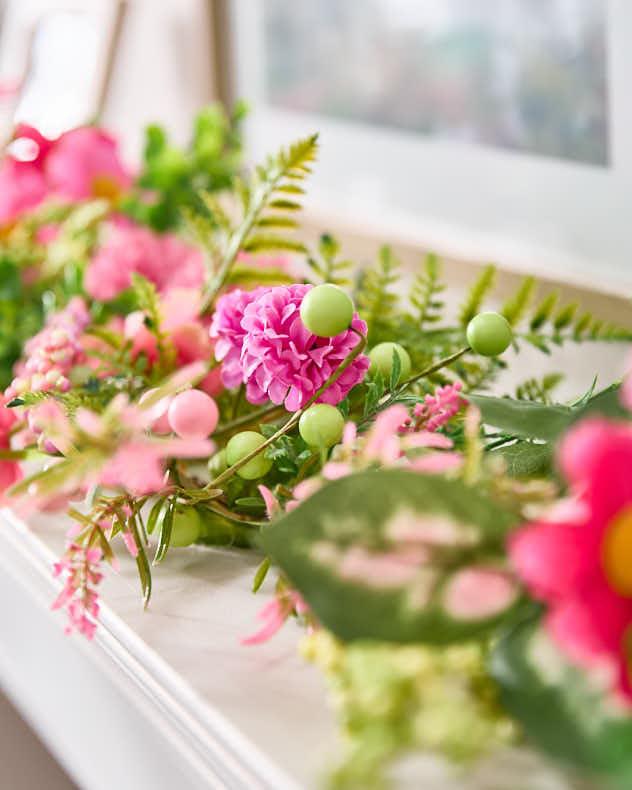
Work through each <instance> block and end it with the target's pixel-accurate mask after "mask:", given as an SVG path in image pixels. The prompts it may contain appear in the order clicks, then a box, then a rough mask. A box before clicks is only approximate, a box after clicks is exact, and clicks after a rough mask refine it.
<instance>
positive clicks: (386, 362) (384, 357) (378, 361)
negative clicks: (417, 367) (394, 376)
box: [369, 342, 412, 381]
mask: <svg viewBox="0 0 632 790" xmlns="http://www.w3.org/2000/svg"><path fill="white" fill-rule="evenodd" d="M393 351H395V352H396V353H397V355H398V356H399V361H400V362H401V363H402V372H401V373H400V376H399V380H400V381H403V380H404V379H407V378H408V377H409V376H410V371H411V367H412V366H411V363H410V357H409V356H408V351H406V349H405V348H404V347H403V346H400V344H399V343H390V342H386V343H378V345H377V346H373V348H372V349H371V350H370V351H369V359H370V360H371V367H370V368H369V373H370V374H371V375H372V376H375V374H376V373H377V372H378V371H379V372H380V373H381V374H382V376H383V377H384V378H385V379H387V380H388V378H389V376H390V375H391V368H392V367H393Z"/></svg>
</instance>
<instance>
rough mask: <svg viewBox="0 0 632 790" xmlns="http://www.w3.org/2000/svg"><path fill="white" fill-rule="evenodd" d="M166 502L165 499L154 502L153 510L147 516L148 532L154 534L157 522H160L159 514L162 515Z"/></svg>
mask: <svg viewBox="0 0 632 790" xmlns="http://www.w3.org/2000/svg"><path fill="white" fill-rule="evenodd" d="M164 504H165V500H164V499H158V500H156V502H155V503H154V504H153V506H152V508H151V510H150V511H149V516H148V517H147V534H148V535H153V533H154V529H155V528H156V523H157V522H158V516H159V515H160V513H161V511H162V508H163V506H164Z"/></svg>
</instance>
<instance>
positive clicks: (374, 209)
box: [230, 0, 632, 295]
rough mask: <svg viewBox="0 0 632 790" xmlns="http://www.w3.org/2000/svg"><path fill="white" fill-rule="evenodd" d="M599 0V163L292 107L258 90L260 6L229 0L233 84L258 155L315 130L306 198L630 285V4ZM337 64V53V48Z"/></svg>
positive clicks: (415, 234) (326, 216) (513, 265)
mask: <svg viewBox="0 0 632 790" xmlns="http://www.w3.org/2000/svg"><path fill="white" fill-rule="evenodd" d="M600 1H601V2H603V3H604V5H605V13H606V36H607V80H608V92H609V110H610V116H609V130H610V132H609V133H610V139H609V150H610V164H609V165H608V166H605V167H595V166H592V165H585V164H581V163H578V162H573V161H569V160H562V159H554V158H546V157H542V156H537V155H533V154H525V153H517V152H513V151H509V150H503V149H500V148H492V147H485V146H478V145H470V144H465V143H458V142H452V141H447V140H442V139H439V138H435V139H433V138H431V137H423V136H421V135H415V134H410V133H406V132H400V131H397V130H394V129H386V128H381V127H377V126H370V125H366V124H362V123H350V122H346V121H339V120H334V119H332V118H326V117H324V116H315V115H309V114H307V113H299V112H291V111H288V110H281V109H279V108H277V107H273V106H270V105H269V104H267V103H266V101H265V86H264V71H265V69H264V64H265V57H266V52H265V46H264V37H263V16H262V12H263V6H264V2H265V0H233V2H232V3H231V4H230V8H231V15H230V38H231V41H232V50H233V60H232V64H231V66H232V77H233V95H234V96H239V97H240V98H243V99H245V100H246V101H247V102H248V104H249V106H250V118H249V120H248V122H247V124H246V142H247V151H248V153H249V156H250V157H251V158H252V159H253V160H259V159H261V158H262V157H263V156H264V155H265V154H266V153H267V152H268V151H270V150H274V149H275V148H276V147H278V146H279V145H281V144H283V143H286V142H288V141H289V140H292V139H293V138H295V137H298V136H301V135H305V134H308V133H311V132H313V131H318V132H319V133H320V139H321V143H322V148H321V154H320V157H319V162H318V163H317V165H316V167H315V168H314V175H313V177H312V181H311V185H310V190H309V194H308V196H307V199H306V208H307V209H308V211H309V212H310V214H311V215H312V217H317V218H318V219H319V221H321V222H322V223H323V224H324V226H327V227H330V228H332V229H335V227H336V226H337V225H342V226H346V227H353V228H354V229H355V230H358V229H360V230H362V229H364V230H366V232H367V233H369V234H371V235H381V236H382V237H384V238H387V239H393V238H394V239H397V240H402V241H406V242H407V243H415V244H418V245H419V246H420V247H424V248H432V249H433V250H435V251H436V252H438V253H439V254H442V255H445V256H447V257H451V258H457V259H458V258H461V259H467V260H471V261H474V262H478V261H480V262H488V261H490V260H493V261H495V262H497V263H498V264H499V265H501V266H504V267H506V268H508V269H513V270H518V271H529V272H534V273H538V274H541V275H544V276H548V277H553V278H557V279H566V280H569V281H573V282H575V283H577V284H580V285H588V286H590V287H594V288H598V289H600V290H604V291H612V292H616V293H619V294H621V292H622V291H623V292H624V293H629V294H631V295H632V102H630V100H629V95H630V94H629V82H630V77H632V48H631V47H630V46H629V42H630V41H632V4H630V3H629V2H628V3H626V2H625V0H600ZM340 67H341V68H344V59H343V58H342V59H341V64H340Z"/></svg>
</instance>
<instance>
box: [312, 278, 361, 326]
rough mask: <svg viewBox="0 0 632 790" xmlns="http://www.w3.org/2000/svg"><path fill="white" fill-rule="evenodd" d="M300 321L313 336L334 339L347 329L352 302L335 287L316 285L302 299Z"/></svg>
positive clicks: (351, 311)
mask: <svg viewBox="0 0 632 790" xmlns="http://www.w3.org/2000/svg"><path fill="white" fill-rule="evenodd" d="M301 320H302V321H303V323H304V324H305V327H306V328H307V329H308V330H309V331H310V332H311V333H312V334H313V335H318V337H334V335H339V334H340V333H341V332H344V331H345V330H346V329H349V327H350V325H351V321H352V320H353V302H352V301H351V299H350V298H349V296H348V295H347V294H346V293H345V292H344V291H343V290H342V288H338V286H337V285H332V284H331V283H325V284H324V285H317V286H316V287H315V288H312V289H311V291H308V292H307V293H306V294H305V296H304V297H303V301H302V302H301Z"/></svg>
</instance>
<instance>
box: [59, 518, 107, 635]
mask: <svg viewBox="0 0 632 790" xmlns="http://www.w3.org/2000/svg"><path fill="white" fill-rule="evenodd" d="M77 529H78V527H77V528H73V530H71V531H70V532H69V540H68V542H67V543H66V552H65V554H64V556H63V557H62V558H61V559H60V560H59V562H56V563H55V564H54V566H53V575H54V576H58V577H63V578H64V588H63V589H62V591H61V592H60V593H59V595H58V596H57V599H56V600H55V602H54V603H53V605H52V608H53V609H61V608H64V607H65V608H66V611H67V613H68V618H69V624H68V626H67V628H66V632H67V633H71V632H72V631H73V630H75V629H76V630H77V631H79V633H81V634H83V635H84V636H86V637H88V639H92V638H93V637H94V634H95V632H96V628H97V626H96V619H97V617H98V615H99V602H98V599H99V596H98V593H97V591H96V586H97V585H98V584H99V582H100V581H101V579H102V578H103V574H102V573H101V571H100V562H101V549H99V548H95V547H86V546H82V545H81V544H80V543H78V542H77V541H75V540H73V537H74V535H75V534H76V530H77Z"/></svg>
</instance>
